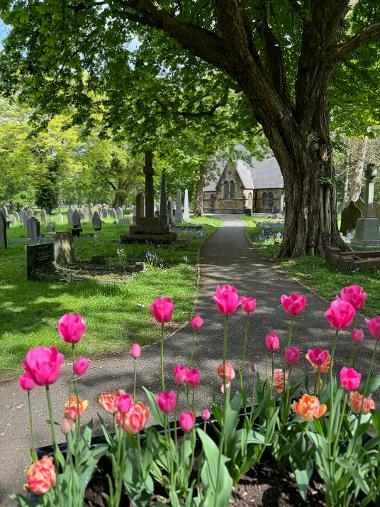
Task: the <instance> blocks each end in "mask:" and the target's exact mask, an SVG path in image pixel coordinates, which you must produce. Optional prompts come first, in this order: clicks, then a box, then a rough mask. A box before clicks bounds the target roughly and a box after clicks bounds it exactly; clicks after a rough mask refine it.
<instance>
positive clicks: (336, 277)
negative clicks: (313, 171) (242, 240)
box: [245, 216, 380, 317]
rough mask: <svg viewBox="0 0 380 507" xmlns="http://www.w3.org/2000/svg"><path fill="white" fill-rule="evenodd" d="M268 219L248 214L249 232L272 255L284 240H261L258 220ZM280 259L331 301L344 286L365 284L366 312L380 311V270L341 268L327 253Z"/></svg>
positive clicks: (256, 244)
mask: <svg viewBox="0 0 380 507" xmlns="http://www.w3.org/2000/svg"><path fill="white" fill-rule="evenodd" d="M264 219H265V216H253V217H246V219H245V221H246V225H247V236H248V239H249V240H250V241H251V242H252V244H253V246H254V248H255V250H257V251H258V252H260V253H261V254H263V255H265V256H266V257H272V256H273V255H274V254H275V253H276V252H277V251H278V248H279V244H280V242H281V240H274V239H268V240H264V241H259V239H258V234H259V230H258V227H257V225H256V223H257V222H258V221H261V220H264ZM276 262H278V263H279V265H280V266H281V268H282V269H284V270H285V271H286V272H287V273H289V275H290V276H292V277H293V278H295V279H297V280H298V281H299V282H301V283H303V284H304V285H306V286H307V287H310V288H311V289H312V290H314V291H315V292H316V293H317V294H319V295H320V296H322V297H324V298H325V299H327V300H329V301H331V300H332V299H335V297H336V295H337V293H338V291H339V290H340V289H341V288H342V287H345V286H347V285H353V284H355V285H361V286H363V287H364V290H365V292H366V293H367V294H368V298H367V300H366V303H365V306H364V314H365V315H366V316H367V317H375V316H377V315H379V299H380V270H372V271H361V272H350V271H340V270H339V269H338V268H337V267H335V266H333V265H332V264H329V263H328V262H327V261H326V260H325V259H324V258H323V257H301V258H299V259H278V260H277V261H276Z"/></svg>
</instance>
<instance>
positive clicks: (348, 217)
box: [340, 201, 361, 236]
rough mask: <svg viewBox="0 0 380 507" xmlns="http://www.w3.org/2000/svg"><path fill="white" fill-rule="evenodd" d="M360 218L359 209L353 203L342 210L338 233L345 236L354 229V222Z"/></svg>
mask: <svg viewBox="0 0 380 507" xmlns="http://www.w3.org/2000/svg"><path fill="white" fill-rule="evenodd" d="M360 217H361V212H360V209H359V208H358V207H357V206H356V204H355V203H354V202H353V201H350V203H349V204H348V205H347V206H346V207H345V208H344V209H343V211H342V213H341V221H340V232H341V233H342V234H343V235H344V236H347V233H348V232H349V231H352V230H353V229H355V226H356V221H357V220H358V219H359V218H360Z"/></svg>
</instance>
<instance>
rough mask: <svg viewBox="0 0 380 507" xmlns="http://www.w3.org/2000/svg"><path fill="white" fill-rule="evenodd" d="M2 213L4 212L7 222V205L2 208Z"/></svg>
mask: <svg viewBox="0 0 380 507" xmlns="http://www.w3.org/2000/svg"><path fill="white" fill-rule="evenodd" d="M0 212H3V215H4V217H5V221H7V217H8V209H7V207H6V206H5V204H4V205H3V206H1V208H0Z"/></svg>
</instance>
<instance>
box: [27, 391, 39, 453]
mask: <svg viewBox="0 0 380 507" xmlns="http://www.w3.org/2000/svg"><path fill="white" fill-rule="evenodd" d="M28 410H29V429H30V439H31V442H30V443H31V446H32V447H31V449H30V453H31V457H32V460H33V461H37V455H36V444H35V442H34V430H33V416H32V400H31V397H30V391H29V390H28Z"/></svg>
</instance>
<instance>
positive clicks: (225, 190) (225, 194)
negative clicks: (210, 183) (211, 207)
mask: <svg viewBox="0 0 380 507" xmlns="http://www.w3.org/2000/svg"><path fill="white" fill-rule="evenodd" d="M228 187H229V185H228V181H225V182H224V183H223V199H229V197H230V189H229V188H228Z"/></svg>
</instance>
